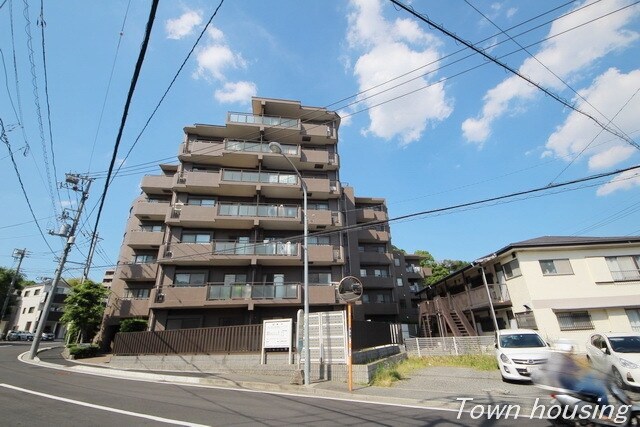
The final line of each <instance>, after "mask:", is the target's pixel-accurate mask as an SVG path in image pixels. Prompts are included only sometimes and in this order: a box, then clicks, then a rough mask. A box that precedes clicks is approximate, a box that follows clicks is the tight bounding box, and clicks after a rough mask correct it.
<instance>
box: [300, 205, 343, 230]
mask: <svg viewBox="0 0 640 427" xmlns="http://www.w3.org/2000/svg"><path fill="white" fill-rule="evenodd" d="M308 214H309V228H310V229H312V230H314V229H323V228H328V227H341V226H342V225H343V224H344V221H343V219H342V218H343V216H342V213H341V212H337V211H329V210H321V209H309V210H308Z"/></svg>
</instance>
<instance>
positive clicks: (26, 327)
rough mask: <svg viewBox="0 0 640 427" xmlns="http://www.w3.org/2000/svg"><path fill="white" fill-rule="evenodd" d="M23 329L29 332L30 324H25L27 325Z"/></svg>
mask: <svg viewBox="0 0 640 427" xmlns="http://www.w3.org/2000/svg"><path fill="white" fill-rule="evenodd" d="M24 328H25V329H26V330H27V331H29V330H31V322H27V324H26V325H25V326H24Z"/></svg>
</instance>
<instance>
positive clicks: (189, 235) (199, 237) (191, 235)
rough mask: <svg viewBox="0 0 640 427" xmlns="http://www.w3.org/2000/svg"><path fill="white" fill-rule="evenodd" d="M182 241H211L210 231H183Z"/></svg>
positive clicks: (203, 242)
mask: <svg viewBox="0 0 640 427" xmlns="http://www.w3.org/2000/svg"><path fill="white" fill-rule="evenodd" d="M181 242H182V243H201V244H206V243H211V233H197V232H191V231H188V232H184V233H182V240H181Z"/></svg>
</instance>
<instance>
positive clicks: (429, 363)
mask: <svg viewBox="0 0 640 427" xmlns="http://www.w3.org/2000/svg"><path fill="white" fill-rule="evenodd" d="M435 366H451V367H456V368H473V369H477V370H479V371H493V370H495V369H497V366H498V365H497V362H496V358H495V356H493V355H489V354H468V355H463V356H428V357H410V358H408V359H406V360H403V361H401V362H398V363H394V364H391V365H388V366H384V367H379V368H378V370H377V371H376V372H375V373H374V374H373V378H372V379H371V385H375V386H378V387H390V386H392V385H393V383H394V382H396V381H398V380H402V379H405V378H407V377H408V376H409V375H410V374H411V373H412V372H415V371H417V370H419V369H424V368H430V367H435Z"/></svg>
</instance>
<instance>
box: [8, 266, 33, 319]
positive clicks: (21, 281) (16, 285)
mask: <svg viewBox="0 0 640 427" xmlns="http://www.w3.org/2000/svg"><path fill="white" fill-rule="evenodd" d="M15 275H16V271H15V270H10V269H8V268H3V267H0V309H2V306H3V304H4V300H5V298H7V297H8V298H9V304H8V306H7V307H8V309H7V313H10V312H11V311H10V310H9V308H10V307H11V306H12V305H14V304H15V299H16V297H15V296H14V295H7V293H8V292H9V286H10V285H11V280H13V276H15ZM30 284H33V282H31V281H27V280H25V279H24V276H23V275H22V274H19V275H18V277H17V278H16V282H15V283H14V290H15V289H22V288H23V287H24V286H26V285H30ZM7 318H8V317H7ZM0 320H3V319H0Z"/></svg>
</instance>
